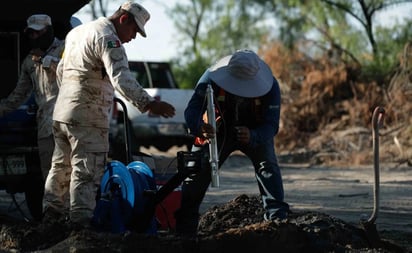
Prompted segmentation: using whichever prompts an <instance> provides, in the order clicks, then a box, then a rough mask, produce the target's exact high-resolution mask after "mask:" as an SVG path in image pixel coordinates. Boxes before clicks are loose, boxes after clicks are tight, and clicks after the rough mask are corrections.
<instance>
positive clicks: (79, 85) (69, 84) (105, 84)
mask: <svg viewBox="0 0 412 253" xmlns="http://www.w3.org/2000/svg"><path fill="white" fill-rule="evenodd" d="M57 72H58V78H59V82H60V92H59V96H58V98H57V102H56V106H55V110H54V114H53V119H54V120H55V121H60V122H64V123H68V124H72V125H77V126H87V127H98V128H109V119H110V112H111V108H112V105H113V97H114V91H115V90H116V91H118V92H119V93H121V94H122V95H123V96H124V97H125V98H127V99H128V100H129V101H130V102H131V103H132V104H133V105H134V106H136V107H137V108H138V109H139V110H140V111H142V112H144V110H145V109H144V108H145V107H146V105H147V104H148V103H149V102H151V101H153V98H152V97H151V96H149V95H148V94H147V93H146V91H145V90H144V89H143V88H142V87H141V86H140V84H139V83H138V82H137V80H136V79H135V78H134V77H133V76H132V74H131V72H130V70H129V63H128V59H127V56H126V52H125V49H124V47H123V45H122V43H121V42H120V39H119V37H118V36H117V33H116V29H115V27H114V25H113V24H112V23H111V22H110V20H109V19H107V18H104V17H102V18H99V19H97V20H95V21H92V22H89V23H87V24H84V25H80V26H77V27H75V28H74V29H72V30H71V31H70V32H69V33H68V35H67V36H66V48H65V52H64V56H63V58H62V60H61V61H60V64H59V66H58V71H57Z"/></svg>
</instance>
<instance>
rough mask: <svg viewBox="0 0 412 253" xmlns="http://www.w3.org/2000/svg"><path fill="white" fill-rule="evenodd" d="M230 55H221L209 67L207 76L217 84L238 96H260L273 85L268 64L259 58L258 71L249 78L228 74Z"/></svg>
mask: <svg viewBox="0 0 412 253" xmlns="http://www.w3.org/2000/svg"><path fill="white" fill-rule="evenodd" d="M231 58H232V55H229V56H226V57H223V58H222V59H220V60H219V61H218V62H217V63H215V64H214V65H213V66H212V67H210V68H209V78H210V79H211V80H212V81H214V82H215V83H216V85H217V86H219V87H220V88H222V89H224V90H225V91H227V92H230V93H232V94H234V95H236V96H240V97H260V96H263V95H265V94H266V93H268V92H269V91H270V89H271V88H272V86H273V74H272V71H271V69H270V68H269V67H268V65H267V64H266V63H265V62H263V61H262V60H261V59H259V71H258V72H257V74H256V75H255V76H254V77H253V78H251V79H240V78H237V77H235V76H233V75H231V74H230V72H229V67H228V64H229V61H230V59H231Z"/></svg>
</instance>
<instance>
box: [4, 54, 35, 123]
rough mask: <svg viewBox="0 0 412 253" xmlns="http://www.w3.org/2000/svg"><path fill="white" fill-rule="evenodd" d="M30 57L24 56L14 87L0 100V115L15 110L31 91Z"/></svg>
mask: <svg viewBox="0 0 412 253" xmlns="http://www.w3.org/2000/svg"><path fill="white" fill-rule="evenodd" d="M32 65H33V64H31V59H29V57H26V59H25V60H24V61H23V64H22V69H21V72H20V76H19V79H18V82H17V85H16V88H15V89H14V90H13V91H12V92H11V93H10V94H9V95H8V96H7V98H5V99H3V100H1V102H0V116H2V115H4V114H7V113H10V112H12V111H14V110H16V109H17V108H18V107H19V106H20V105H22V104H23V103H24V102H26V101H27V99H28V98H29V97H30V95H31V93H32V91H33V84H32V82H31V78H30V69H31V66H32Z"/></svg>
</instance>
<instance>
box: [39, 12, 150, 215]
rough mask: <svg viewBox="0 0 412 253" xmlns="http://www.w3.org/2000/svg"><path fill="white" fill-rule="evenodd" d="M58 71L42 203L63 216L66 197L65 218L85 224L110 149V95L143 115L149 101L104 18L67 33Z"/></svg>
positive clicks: (113, 31)
mask: <svg viewBox="0 0 412 253" xmlns="http://www.w3.org/2000/svg"><path fill="white" fill-rule="evenodd" d="M57 72H58V78H59V80H60V82H61V86H60V92H59V96H58V98H57V102H56V106H55V110H54V114H53V120H54V126H53V127H54V128H53V131H54V135H55V141H56V148H55V151H54V154H53V161H52V168H51V170H50V173H49V176H48V178H47V181H46V187H45V203H46V205H48V206H50V207H51V208H53V209H55V210H58V211H59V212H64V210H63V203H64V195H65V194H66V193H67V192H69V193H70V204H71V205H70V219H71V220H72V221H73V222H79V223H83V222H89V221H90V219H91V217H92V215H93V210H94V207H95V197H96V193H97V189H98V187H97V186H98V185H99V183H100V179H101V176H102V175H103V171H104V165H105V160H106V155H107V152H108V150H109V140H108V129H109V119H110V113H111V108H112V105H113V97H114V91H115V90H116V91H117V92H119V93H121V94H122V95H123V96H124V97H126V98H127V99H128V100H129V101H130V102H131V103H133V104H134V105H135V106H136V107H137V108H138V109H139V110H140V111H142V112H144V111H145V109H144V108H145V107H146V105H147V104H149V103H150V102H151V101H153V98H152V97H151V96H149V95H148V94H147V93H146V91H145V90H144V89H143V88H142V87H141V86H140V85H139V83H138V82H137V81H136V79H135V78H134V77H133V75H132V74H131V73H130V70H129V64H128V59H127V56H126V53H125V50H124V47H123V46H122V43H121V42H120V40H119V38H118V36H117V33H116V30H115V27H114V25H113V24H112V23H111V22H110V20H109V19H107V18H99V19H97V20H95V21H92V22H90V23H88V24H84V25H81V26H78V27H76V28H74V29H73V30H71V31H70V32H69V33H68V35H67V37H66V49H65V53H64V57H63V59H62V60H61V62H60V64H59V66H58V71H57Z"/></svg>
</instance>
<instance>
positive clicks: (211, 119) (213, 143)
mask: <svg viewBox="0 0 412 253" xmlns="http://www.w3.org/2000/svg"><path fill="white" fill-rule="evenodd" d="M206 93H207V121H208V123H209V124H210V125H212V126H213V129H215V131H216V115H215V104H214V100H213V89H212V85H211V84H210V83H209V84H208V85H207V90H206ZM209 163H210V167H211V176H212V182H211V186H212V187H219V185H220V182H219V154H218V150H217V138H216V134H215V136H214V137H213V138H211V139H210V142H209Z"/></svg>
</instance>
